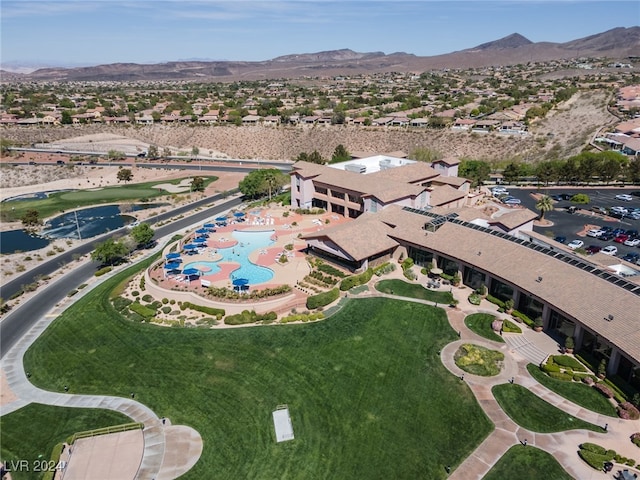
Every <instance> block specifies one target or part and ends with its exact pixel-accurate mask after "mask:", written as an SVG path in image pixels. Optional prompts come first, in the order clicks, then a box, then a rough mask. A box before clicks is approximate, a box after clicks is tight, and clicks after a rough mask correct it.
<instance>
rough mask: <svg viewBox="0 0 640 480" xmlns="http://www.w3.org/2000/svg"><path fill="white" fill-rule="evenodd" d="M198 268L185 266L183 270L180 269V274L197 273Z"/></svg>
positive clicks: (189, 274)
mask: <svg viewBox="0 0 640 480" xmlns="http://www.w3.org/2000/svg"><path fill="white" fill-rule="evenodd" d="M198 273H200V272H199V270H197V269H195V268H185V269H184V270H182V274H183V275H187V276H189V277H190V276H191V275H198Z"/></svg>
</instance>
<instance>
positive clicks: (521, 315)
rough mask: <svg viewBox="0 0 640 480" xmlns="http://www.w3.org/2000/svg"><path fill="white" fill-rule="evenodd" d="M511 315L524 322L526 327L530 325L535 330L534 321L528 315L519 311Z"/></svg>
mask: <svg viewBox="0 0 640 480" xmlns="http://www.w3.org/2000/svg"><path fill="white" fill-rule="evenodd" d="M511 315H513V316H514V317H516V318H519V319H520V320H522V321H523V322H524V323H525V324H526V325H528V326H529V327H531V328H533V326H534V325H533V320H531V319H530V318H529V317H528V316H527V315H525V314H524V313H522V312H519V311H518V310H514V311H513V312H512V313H511Z"/></svg>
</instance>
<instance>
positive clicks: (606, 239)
mask: <svg viewBox="0 0 640 480" xmlns="http://www.w3.org/2000/svg"><path fill="white" fill-rule="evenodd" d="M614 238H616V236H615V235H614V234H613V233H611V232H605V233H603V234H602V235H600V236H599V237H598V239H599V240H602V241H603V242H610V241H611V240H613V239H614Z"/></svg>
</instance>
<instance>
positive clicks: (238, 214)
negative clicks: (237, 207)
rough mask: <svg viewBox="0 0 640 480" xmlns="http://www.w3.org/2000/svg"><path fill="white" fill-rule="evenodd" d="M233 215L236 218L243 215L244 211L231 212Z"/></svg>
mask: <svg viewBox="0 0 640 480" xmlns="http://www.w3.org/2000/svg"><path fill="white" fill-rule="evenodd" d="M233 216H234V217H236V218H241V217H244V213H243V212H236V213H234V214H233Z"/></svg>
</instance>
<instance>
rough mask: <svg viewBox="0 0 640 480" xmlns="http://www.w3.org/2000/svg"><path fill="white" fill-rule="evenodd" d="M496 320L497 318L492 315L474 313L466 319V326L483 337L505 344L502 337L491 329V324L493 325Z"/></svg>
mask: <svg viewBox="0 0 640 480" xmlns="http://www.w3.org/2000/svg"><path fill="white" fill-rule="evenodd" d="M495 319H496V317H495V316H493V315H491V314H490V313H472V314H471V315H467V317H466V318H465V319H464V324H465V325H466V326H467V327H469V329H470V330H471V331H473V332H475V333H477V334H478V335H480V336H481V337H484V338H486V339H488V340H493V341H494V342H500V343H504V340H503V339H502V337H501V336H500V335H498V334H497V333H496V332H494V331H493V328H491V323H493V321H494V320H495Z"/></svg>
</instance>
